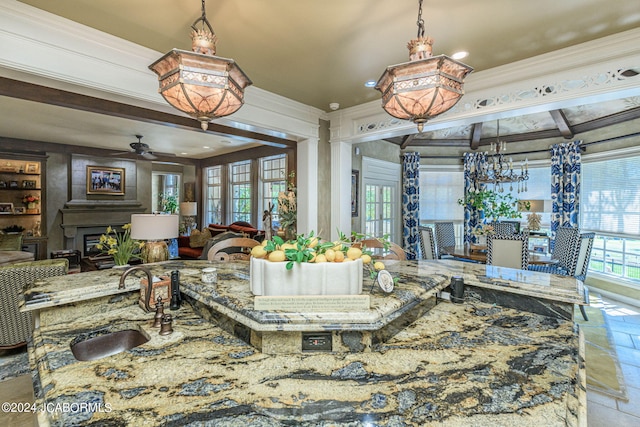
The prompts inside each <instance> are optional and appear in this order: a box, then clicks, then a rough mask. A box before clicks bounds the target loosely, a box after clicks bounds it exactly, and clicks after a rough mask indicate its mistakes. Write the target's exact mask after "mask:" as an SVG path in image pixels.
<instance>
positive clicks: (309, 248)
mask: <svg viewBox="0 0 640 427" xmlns="http://www.w3.org/2000/svg"><path fill="white" fill-rule="evenodd" d="M363 237H364V236H362V235H358V234H356V233H353V234H352V236H351V238H349V237H347V236H346V235H344V234H342V233H341V234H340V238H339V239H338V240H336V241H323V240H322V239H321V238H320V237H318V236H314V233H313V232H311V233H310V234H309V235H308V236H305V235H302V234H301V235H298V236H297V238H296V239H295V240H290V241H284V240H283V239H282V238H281V237H278V236H274V237H273V238H272V239H271V240H265V241H264V242H262V245H260V246H255V247H254V248H253V249H252V250H251V255H252V256H251V291H252V292H253V293H254V294H255V295H356V294H359V293H361V292H362V279H363V270H367V271H369V274H371V275H375V272H376V271H378V270H382V269H384V267H385V266H384V264H383V263H382V262H381V261H377V262H374V261H373V260H372V258H371V253H370V252H369V251H368V250H367V248H366V247H362V244H361V243H360V241H361V240H362V238H363Z"/></svg>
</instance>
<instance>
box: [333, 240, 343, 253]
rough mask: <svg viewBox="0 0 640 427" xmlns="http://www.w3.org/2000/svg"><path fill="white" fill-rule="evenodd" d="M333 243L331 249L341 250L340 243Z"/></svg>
mask: <svg viewBox="0 0 640 427" xmlns="http://www.w3.org/2000/svg"><path fill="white" fill-rule="evenodd" d="M333 243H334V244H335V246H334V247H333V248H331V249H333V250H334V251H341V250H342V243H340V242H338V241H336V242H333Z"/></svg>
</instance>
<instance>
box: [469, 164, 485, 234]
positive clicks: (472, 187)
mask: <svg viewBox="0 0 640 427" xmlns="http://www.w3.org/2000/svg"><path fill="white" fill-rule="evenodd" d="M486 163H487V153H464V195H465V198H466V197H467V194H469V193H475V192H478V191H480V190H482V188H481V187H483V186H484V184H476V182H475V181H474V180H473V175H475V173H476V171H477V170H479V169H481V168H483V167H484V165H485V164H486ZM483 221H484V215H483V212H482V211H480V212H478V211H476V210H472V209H469V207H468V206H465V207H464V243H465V244H467V243H471V239H472V235H471V231H472V230H473V229H474V228H475V227H476V226H477V225H479V224H482V223H483Z"/></svg>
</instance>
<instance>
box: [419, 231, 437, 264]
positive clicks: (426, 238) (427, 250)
mask: <svg viewBox="0 0 640 427" xmlns="http://www.w3.org/2000/svg"><path fill="white" fill-rule="evenodd" d="M418 230H419V231H420V252H422V259H437V256H436V245H435V242H434V240H433V230H432V229H431V227H425V226H422V225H420V226H418Z"/></svg>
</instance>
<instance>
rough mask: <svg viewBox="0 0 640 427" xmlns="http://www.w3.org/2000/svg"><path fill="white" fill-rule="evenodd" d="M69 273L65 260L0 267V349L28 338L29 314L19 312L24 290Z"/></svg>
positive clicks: (31, 325)
mask: <svg viewBox="0 0 640 427" xmlns="http://www.w3.org/2000/svg"><path fill="white" fill-rule="evenodd" d="M68 269H69V260H67V259H66V258H58V259H47V260H39V261H27V262H19V263H15V264H11V265H7V266H4V267H0V286H1V287H2V289H1V292H0V306H1V307H2V310H0V349H10V348H17V347H20V346H23V345H25V344H26V343H27V341H28V340H29V338H30V337H31V332H32V331H33V319H32V316H31V312H21V311H20V308H19V306H18V304H19V302H20V298H21V295H22V293H23V292H24V288H25V286H28V285H31V284H32V283H33V282H35V281H36V280H40V279H44V278H47V277H53V276H64V275H65V274H67V271H68Z"/></svg>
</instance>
